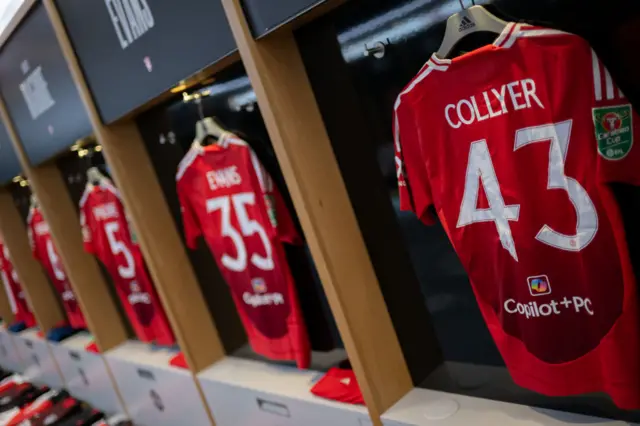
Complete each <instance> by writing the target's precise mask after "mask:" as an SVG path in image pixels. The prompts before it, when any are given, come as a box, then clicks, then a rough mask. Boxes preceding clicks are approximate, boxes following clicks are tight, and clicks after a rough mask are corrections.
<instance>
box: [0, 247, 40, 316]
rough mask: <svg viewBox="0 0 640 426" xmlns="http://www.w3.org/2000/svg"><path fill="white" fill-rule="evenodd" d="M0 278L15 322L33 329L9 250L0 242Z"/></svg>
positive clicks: (27, 306)
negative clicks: (22, 323)
mask: <svg viewBox="0 0 640 426" xmlns="http://www.w3.org/2000/svg"><path fill="white" fill-rule="evenodd" d="M0 277H1V278H2V283H3V284H4V290H5V292H6V294H7V298H8V299H9V305H10V307H11V312H12V313H13V317H14V321H15V322H24V323H25V326H26V327H27V328H31V327H35V325H36V319H35V317H34V316H33V312H32V311H31V309H30V308H29V304H28V303H27V297H26V295H25V294H24V290H22V285H21V284H20V280H19V279H18V273H17V272H16V271H15V269H14V268H13V264H12V263H11V255H10V254H9V249H8V248H7V246H6V245H4V243H3V242H2V241H0Z"/></svg>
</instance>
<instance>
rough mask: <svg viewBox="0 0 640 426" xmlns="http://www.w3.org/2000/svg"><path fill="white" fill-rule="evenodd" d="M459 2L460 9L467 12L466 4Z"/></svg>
mask: <svg viewBox="0 0 640 426" xmlns="http://www.w3.org/2000/svg"><path fill="white" fill-rule="evenodd" d="M458 2H459V3H460V8H461V9H462V10H465V9H466V7H465V6H464V2H463V1H462V0H458Z"/></svg>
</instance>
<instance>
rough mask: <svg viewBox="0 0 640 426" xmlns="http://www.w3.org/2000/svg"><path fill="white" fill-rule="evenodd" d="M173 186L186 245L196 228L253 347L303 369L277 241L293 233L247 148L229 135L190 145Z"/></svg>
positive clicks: (291, 292)
mask: <svg viewBox="0 0 640 426" xmlns="http://www.w3.org/2000/svg"><path fill="white" fill-rule="evenodd" d="M177 189H178V196H179V198H180V204H181V207H182V216H183V221H184V229H185V235H186V240H187V245H188V246H189V247H191V248H195V246H196V239H197V237H198V236H199V235H200V234H204V237H205V239H206V241H207V244H208V245H209V247H210V249H211V251H212V253H213V254H214V257H215V259H216V262H217V264H218V267H219V268H220V271H221V273H222V275H223V277H224V278H225V281H226V282H227V283H228V284H229V287H230V290H231V293H232V296H233V298H234V300H235V302H236V305H237V307H238V312H239V314H240V318H241V320H242V322H243V324H244V326H245V330H246V331H247V334H248V336H249V342H250V343H251V345H252V347H253V348H254V350H255V351H256V352H258V353H260V354H262V355H264V356H267V357H270V358H274V359H295V360H297V361H298V365H299V366H303V368H306V366H308V362H309V352H310V346H309V342H308V337H307V334H306V328H305V326H304V320H303V318H302V315H301V312H300V308H299V306H298V301H297V294H296V290H295V283H294V282H293V278H292V276H291V273H290V270H289V267H288V264H287V260H286V256H285V253H284V249H283V247H282V242H289V243H298V242H299V241H300V238H299V236H298V234H297V232H296V230H295V227H294V225H293V222H292V220H291V217H290V216H289V213H288V211H287V209H286V206H285V205H284V202H283V200H282V197H281V195H280V193H279V192H278V191H277V189H276V188H275V186H274V185H273V182H272V180H271V178H270V176H269V175H268V173H267V172H266V171H265V170H264V169H263V167H262V165H261V164H260V162H259V161H258V159H257V157H256V156H255V153H253V151H252V150H251V148H249V146H248V145H247V144H246V143H245V142H244V141H241V140H240V139H238V138H236V137H235V136H232V135H225V136H224V137H223V138H222V139H221V140H220V141H219V143H218V144H216V145H212V146H208V147H202V146H199V145H197V144H195V145H194V146H193V147H192V148H191V150H190V151H189V153H188V154H187V155H186V156H185V158H184V159H183V161H182V163H181V165H180V170H179V171H178V175H177Z"/></svg>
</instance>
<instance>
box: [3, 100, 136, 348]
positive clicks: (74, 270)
mask: <svg viewBox="0 0 640 426" xmlns="http://www.w3.org/2000/svg"><path fill="white" fill-rule="evenodd" d="M0 118H2V121H3V122H4V123H5V125H6V127H7V132H8V133H9V137H10V138H11V141H12V143H13V146H14V148H15V150H16V153H17V154H18V158H19V159H20V163H21V164H22V169H23V170H24V171H25V174H26V176H27V178H28V179H29V183H30V184H31V189H32V191H33V193H34V194H35V195H36V196H37V197H38V201H39V202H40V210H41V211H42V214H43V215H44V217H45V219H46V221H47V223H48V224H49V229H50V231H51V237H52V239H53V242H54V243H55V245H56V248H57V249H58V252H59V255H60V258H61V260H62V263H63V265H64V267H65V269H66V272H67V275H68V277H69V281H70V282H71V286H72V288H73V291H74V292H75V294H76V297H77V299H78V302H79V304H80V308H81V309H82V312H83V313H84V315H85V317H86V319H87V324H88V325H89V330H90V331H91V333H92V334H93V335H94V337H95V340H96V344H97V345H98V348H99V349H100V350H101V351H103V352H104V351H107V350H109V349H111V348H113V347H115V346H117V345H119V344H121V343H122V342H124V341H125V340H126V339H127V337H128V336H127V329H126V328H125V324H124V322H123V318H122V317H121V315H120V313H119V310H118V307H117V306H116V302H115V300H114V299H113V298H112V297H111V292H110V291H109V288H108V285H109V284H108V283H107V282H106V280H105V279H104V276H103V275H102V273H101V272H100V269H99V267H98V264H97V262H96V260H95V258H94V257H93V256H92V255H90V254H88V253H86V252H85V251H84V245H83V242H82V232H81V229H80V221H79V217H78V214H77V213H76V206H74V204H73V201H72V200H71V196H70V195H69V191H68V190H67V187H66V185H65V182H64V178H63V176H62V173H61V172H60V170H59V169H58V168H57V167H56V165H55V164H51V163H48V164H43V165H41V166H39V167H31V165H30V163H29V160H28V159H27V155H26V153H25V151H24V148H23V147H22V144H21V142H20V140H19V137H18V134H17V132H16V129H15V126H14V124H13V122H12V121H11V117H10V116H9V113H8V112H7V109H6V106H5V104H4V101H1V102H0ZM71 142H73V141H71ZM6 197H7V200H6V201H4V198H5V195H4V194H2V193H0V209H1V210H0V231H1V232H2V233H3V234H4V237H5V241H6V243H7V245H8V246H9V250H10V251H11V253H12V256H13V257H14V258H15V259H14V263H15V267H16V269H17V271H18V276H19V277H20V279H21V281H23V285H24V287H25V290H26V292H27V295H28V297H29V299H30V300H31V302H32V306H33V309H34V314H35V315H36V318H37V319H38V323H39V324H40V325H41V327H43V328H45V329H48V328H49V327H51V325H53V324H55V323H57V322H59V321H61V320H62V319H64V314H63V312H62V308H61V306H60V303H54V302H57V300H58V299H57V295H55V291H54V289H53V286H52V285H51V284H50V283H49V282H48V281H47V279H46V277H45V276H44V273H43V271H42V268H41V267H40V266H39V265H38V264H37V262H36V261H35V259H34V258H33V256H32V254H31V249H30V247H29V243H28V240H27V233H26V230H25V226H24V224H23V222H22V220H21V218H20V216H19V214H18V211H17V209H16V208H15V206H14V204H13V200H12V199H11V196H10V195H9V194H8V193H7V194H6ZM9 204H11V207H12V208H10V207H9ZM14 234H15V235H14ZM14 251H15V252H16V253H15V254H13V253H14ZM36 271H37V273H36ZM40 278H41V280H40ZM41 299H42V300H41ZM44 315H46V317H44ZM41 316H43V318H42V320H41V319H40V317H41ZM45 320H46V322H45ZM45 325H46V327H45Z"/></svg>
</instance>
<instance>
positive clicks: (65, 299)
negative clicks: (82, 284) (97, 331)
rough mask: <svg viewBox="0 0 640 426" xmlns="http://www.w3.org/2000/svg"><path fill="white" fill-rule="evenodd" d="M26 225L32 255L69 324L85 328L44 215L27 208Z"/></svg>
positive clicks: (85, 323)
mask: <svg viewBox="0 0 640 426" xmlns="http://www.w3.org/2000/svg"><path fill="white" fill-rule="evenodd" d="M27 226H28V233H29V242H30V244H31V251H32V252H33V256H34V257H35V258H36V259H37V260H38V261H39V262H40V264H41V265H42V267H43V268H44V270H45V271H46V273H47V275H48V276H49V279H50V280H51V282H52V283H53V286H54V288H55V289H56V291H57V292H58V294H59V295H60V298H61V299H62V306H63V307H64V310H65V311H66V313H67V318H68V319H69V324H70V325H71V327H74V328H87V321H86V320H85V318H84V315H83V314H82V311H81V310H80V305H79V304H78V300H77V299H76V295H75V294H74V292H73V290H72V289H71V284H70V283H69V279H68V278H67V274H66V272H65V270H64V266H63V265H62V262H61V261H60V256H59V255H58V251H57V249H56V247H55V245H54V244H53V240H52V239H51V233H50V232H49V224H47V222H46V221H45V220H44V216H43V215H42V212H40V210H39V209H37V208H34V207H32V208H31V210H29V216H28V217H27Z"/></svg>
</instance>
